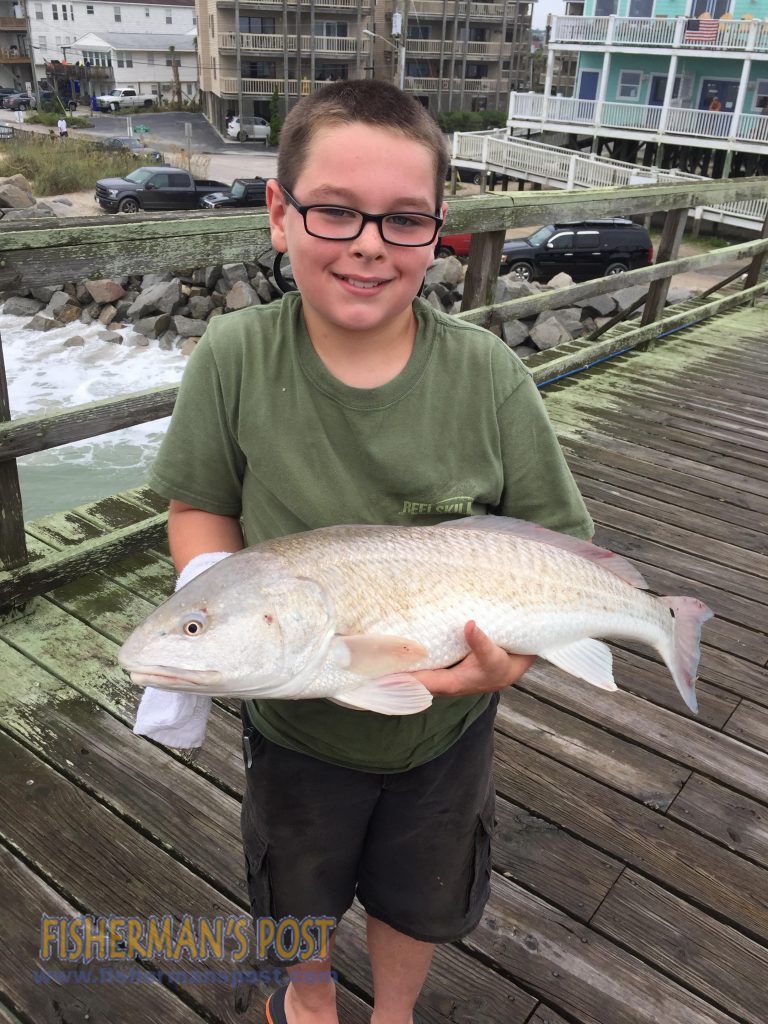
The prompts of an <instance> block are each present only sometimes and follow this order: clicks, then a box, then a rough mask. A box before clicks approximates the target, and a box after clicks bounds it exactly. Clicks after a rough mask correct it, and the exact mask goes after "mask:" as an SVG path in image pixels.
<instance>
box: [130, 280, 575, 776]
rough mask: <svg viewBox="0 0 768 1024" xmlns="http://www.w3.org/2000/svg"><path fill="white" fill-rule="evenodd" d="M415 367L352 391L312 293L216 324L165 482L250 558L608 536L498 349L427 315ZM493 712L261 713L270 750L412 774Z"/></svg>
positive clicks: (161, 460) (193, 363)
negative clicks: (236, 534)
mask: <svg viewBox="0 0 768 1024" xmlns="http://www.w3.org/2000/svg"><path fill="white" fill-rule="evenodd" d="M414 312H415V314H416V317H417V323H418V329H417V333H416V341H415V344H414V348H413V352H412V354H411V357H410V359H409V361H408V363H407V364H406V366H405V367H404V368H403V370H402V371H401V372H400V373H399V374H398V375H397V376H396V377H395V378H394V379H393V380H391V381H389V382H388V383H387V384H384V385H382V386H381V387H376V388H354V387H350V386H348V385H346V384H343V383H342V382H341V381H340V380H338V378H336V377H334V376H333V375H332V374H331V373H330V372H329V371H328V370H327V369H326V367H325V365H324V364H323V363H322V361H321V360H320V358H319V356H318V355H317V353H316V352H315V350H314V348H313V346H312V343H311V341H310V339H309V335H308V333H307V330H306V326H305V324H304V318H303V314H302V308H301V297H300V296H299V295H298V294H296V293H294V294H290V295H286V296H285V297H284V298H283V299H282V300H281V301H279V302H274V303H271V304H269V305H265V306H260V307H253V308H250V309H244V310H241V311H240V312H237V313H231V314H228V315H227V316H224V317H217V318H216V319H214V320H213V321H211V323H210V325H209V327H208V329H207V330H206V333H205V335H204V337H203V338H202V340H201V341H200V343H199V344H198V346H197V348H196V349H195V351H194V353H193V354H192V356H191V357H190V360H189V364H188V366H187V368H186V371H185V373H184V378H183V381H182V385H181V390H180V393H179V398H178V401H177V403H176V407H175V409H174V412H173V418H172V420H171V425H170V427H169V430H168V433H167V434H166V436H165V438H164V440H163V443H162V446H161V448H160V452H159V454H158V456H157V460H156V462H155V464H154V466H153V468H152V471H151V473H150V478H149V483H150V486H151V487H152V488H154V490H156V491H157V492H158V493H159V494H161V495H163V496H164V497H166V498H173V499H176V500H178V501H182V502H185V503H186V504H189V505H193V506H194V507H196V508H199V509H202V510H203V511H206V512H212V513H215V514H217V515H226V516H240V517H241V520H242V527H243V534H244V537H245V541H246V544H249V545H250V544H256V543H258V542H259V541H263V540H268V539H270V538H272V537H278V536H284V535H286V534H289V533H295V532H298V531H301V530H311V529H315V528H316V527H320V526H331V525H334V524H339V523H393V524H397V525H403V526H412V525H429V524H434V523H438V522H442V521H444V520H446V519H450V518H453V517H462V516H467V515H483V514H486V513H495V514H498V515H509V516H516V517H518V518H520V519H528V520H531V521H533V522H537V523H539V524H541V525H543V526H548V527H550V528H551V529H554V530H560V531H562V532H564V533H572V534H574V535H576V536H580V537H590V536H591V534H592V523H591V521H590V518H589V515H588V513H587V511H586V508H585V507H584V503H583V501H582V499H581V496H580V494H579V492H578V490H577V488H576V485H575V483H574V481H573V478H572V477H571V474H570V472H569V470H568V467H567V466H566V464H565V460H564V458H563V455H562V452H561V451H560V447H559V445H558V442H557V439H556V437H555V435H554V432H553V430H552V427H551V425H550V423H549V420H548V418H547V415H546V412H545V410H544V406H543V402H542V401H541V398H540V396H539V394H538V392H537V390H536V387H535V385H534V384H533V381H532V380H531V378H530V376H529V374H528V372H527V371H526V370H525V368H524V367H523V365H522V363H521V362H520V360H519V359H518V358H517V357H516V356H515V355H514V354H513V353H512V352H511V351H510V349H508V348H507V347H506V345H504V343H503V342H501V341H500V340H499V339H498V338H497V337H495V336H494V335H493V334H490V333H489V332H488V331H485V330H483V329H482V328H479V327H476V326H474V325H471V324H465V323H462V322H461V321H459V320H455V319H454V318H453V317H450V316H447V315H445V314H442V313H439V312H437V311H435V310H434V309H433V308H432V307H431V306H430V305H429V304H428V303H426V302H423V301H421V300H416V302H415V303H414ZM489 699H490V698H489V696H488V695H487V694H480V695H477V696H471V697H450V698H448V697H436V698H435V700H434V701H433V704H432V707H431V708H429V709H428V710H427V711H424V712H421V713H420V714H418V715H404V716H400V717H390V716H385V715H379V714H376V713H374V712H368V711H357V710H353V709H350V708H344V707H341V706H339V705H337V704H334V703H333V702H331V701H327V700H294V701H288V700H269V701H267V700H260V701H251V702H249V711H250V714H251V717H252V719H253V721H254V724H255V725H256V726H257V728H258V729H259V730H260V731H261V732H262V733H263V734H264V735H265V736H267V737H268V738H269V739H271V740H272V741H274V742H276V743H279V744H281V745H283V746H286V747H290V748H292V749H295V750H299V751H302V752H304V753H308V754H311V755H312V756H315V757H318V758H320V759H321V760H325V761H330V762H332V763H334V764H340V765H344V766H347V767H352V768H359V769H364V770H366V771H380V772H395V771H402V770H405V769H407V768H410V767H413V766H415V765H417V764H421V763H424V762H426V761H428V760H431V759H432V758H434V757H437V756H438V755H439V754H441V753H443V751H445V750H447V748H448V747H449V746H450V745H451V744H452V743H454V742H455V741H456V740H457V739H458V737H459V736H460V735H461V733H462V732H463V731H464V730H465V729H466V728H467V727H468V726H469V725H470V724H471V723H472V722H473V721H474V720H475V719H476V718H477V717H478V716H479V715H480V714H481V713H482V712H483V710H484V709H485V708H486V707H487V705H488V701H489Z"/></svg>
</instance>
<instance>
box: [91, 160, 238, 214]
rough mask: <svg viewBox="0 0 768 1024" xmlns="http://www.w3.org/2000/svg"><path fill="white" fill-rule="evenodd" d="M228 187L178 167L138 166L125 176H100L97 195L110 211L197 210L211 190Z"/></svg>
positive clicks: (105, 208)
mask: <svg viewBox="0 0 768 1024" xmlns="http://www.w3.org/2000/svg"><path fill="white" fill-rule="evenodd" d="M226 188H227V185H226V183H225V182H223V181H208V180H196V179H195V178H193V177H192V175H191V174H190V173H189V172H188V171H182V170H180V169H179V168H178V167H137V168H136V170H135V171H131V172H130V174H126V176H125V177H124V178H100V179H99V181H97V182H96V196H95V198H96V202H97V203H98V204H99V206H101V208H102V209H104V210H107V211H108V212H110V213H137V212H138V211H139V210H194V209H197V208H198V207H199V206H200V201H201V200H202V199H203V197H204V196H207V195H208V193H209V192H221V191H222V190H224V189H226Z"/></svg>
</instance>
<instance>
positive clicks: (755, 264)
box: [744, 214, 768, 288]
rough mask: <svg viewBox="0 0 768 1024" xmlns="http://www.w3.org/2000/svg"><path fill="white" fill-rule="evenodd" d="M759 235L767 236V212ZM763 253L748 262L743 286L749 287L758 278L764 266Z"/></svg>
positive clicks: (755, 282)
mask: <svg viewBox="0 0 768 1024" xmlns="http://www.w3.org/2000/svg"><path fill="white" fill-rule="evenodd" d="M760 237H761V238H768V214H766V216H765V220H764V221H763V227H762V230H761V232H760ZM765 255H766V254H765V253H761V254H760V255H759V256H755V257H754V259H753V260H752V262H751V263H750V266H749V270H748V271H747V276H746V279H745V281H744V287H745V288H751V287H752V285H753V284H757V282H758V281H759V280H760V276H761V274H762V273H763V268H764V267H765Z"/></svg>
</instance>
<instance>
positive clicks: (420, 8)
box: [409, 0, 504, 21]
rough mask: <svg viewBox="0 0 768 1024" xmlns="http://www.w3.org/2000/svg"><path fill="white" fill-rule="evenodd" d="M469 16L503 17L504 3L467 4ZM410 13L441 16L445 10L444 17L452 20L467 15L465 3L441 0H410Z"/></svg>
mask: <svg viewBox="0 0 768 1024" xmlns="http://www.w3.org/2000/svg"><path fill="white" fill-rule="evenodd" d="M469 7H470V12H469V16H470V18H471V19H472V20H475V21H476V20H477V19H479V18H480V19H482V18H491V19H493V18H503V17H504V4H475V3H471V4H470V5H469ZM409 10H410V12H411V14H412V15H423V16H425V17H433V18H442V17H443V12H445V16H446V18H448V19H449V20H452V19H453V18H454V17H455V16H458V17H459V19H461V18H464V19H466V17H467V4H466V3H461V2H459V3H450V2H448V3H443V0H411V5H410V8H409Z"/></svg>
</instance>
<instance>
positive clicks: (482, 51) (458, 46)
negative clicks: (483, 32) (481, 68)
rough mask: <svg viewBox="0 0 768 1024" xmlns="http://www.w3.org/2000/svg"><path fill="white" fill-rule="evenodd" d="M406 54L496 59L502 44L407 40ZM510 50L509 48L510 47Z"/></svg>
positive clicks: (499, 54) (460, 40) (446, 40)
mask: <svg viewBox="0 0 768 1024" xmlns="http://www.w3.org/2000/svg"><path fill="white" fill-rule="evenodd" d="M405 49H406V53H408V54H413V55H414V56H415V55H418V56H432V57H439V56H440V54H441V53H442V54H443V55H444V56H446V57H451V56H456V57H464V56H465V55H466V56H467V57H495V58H497V59H498V58H499V57H500V56H501V43H474V42H470V43H468V42H465V41H464V40H462V39H445V40H441V39H406V40H405ZM508 49H509V47H508Z"/></svg>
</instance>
